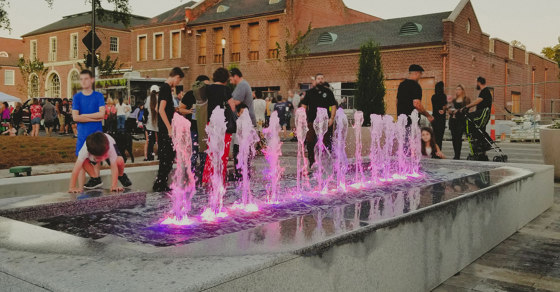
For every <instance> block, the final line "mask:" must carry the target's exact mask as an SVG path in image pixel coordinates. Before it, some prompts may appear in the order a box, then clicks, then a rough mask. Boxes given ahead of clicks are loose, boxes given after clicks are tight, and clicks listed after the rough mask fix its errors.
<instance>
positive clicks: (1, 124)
mask: <svg viewBox="0 0 560 292" xmlns="http://www.w3.org/2000/svg"><path fill="white" fill-rule="evenodd" d="M0 115H1V116H0V117H1V118H2V120H1V121H0V130H1V131H2V132H4V131H6V130H8V125H9V124H10V122H11V121H10V120H11V114H10V107H9V106H8V103H7V102H3V103H2V107H0Z"/></svg>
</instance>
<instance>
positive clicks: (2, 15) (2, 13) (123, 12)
mask: <svg viewBox="0 0 560 292" xmlns="http://www.w3.org/2000/svg"><path fill="white" fill-rule="evenodd" d="M19 1H21V0H19ZM44 1H45V2H46V3H47V5H48V6H49V7H50V8H52V7H53V4H54V1H55V0H44ZM91 1H95V7H96V8H95V13H96V14H97V16H98V19H99V20H102V21H103V20H108V19H111V20H112V21H113V22H116V23H122V24H124V25H125V26H128V25H129V24H130V4H129V0H106V1H107V2H108V3H109V4H113V6H114V9H113V10H112V11H108V10H105V9H103V6H102V5H101V0H86V2H87V3H91ZM9 6H10V0H0V29H4V30H8V31H12V27H11V25H10V19H9V18H8V12H7V11H6V9H7V8H8V7H9Z"/></svg>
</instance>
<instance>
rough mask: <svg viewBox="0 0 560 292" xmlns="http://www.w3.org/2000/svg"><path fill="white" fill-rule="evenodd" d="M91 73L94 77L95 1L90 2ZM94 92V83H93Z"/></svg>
mask: <svg viewBox="0 0 560 292" xmlns="http://www.w3.org/2000/svg"><path fill="white" fill-rule="evenodd" d="M91 44H92V45H91V72H92V73H93V76H94V77H95V59H96V58H95V0H91ZM93 89H94V90H95V82H94V83H93Z"/></svg>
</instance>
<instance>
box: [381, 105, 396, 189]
mask: <svg viewBox="0 0 560 292" xmlns="http://www.w3.org/2000/svg"><path fill="white" fill-rule="evenodd" d="M383 134H384V136H383V142H384V143H383V155H382V156H381V157H382V158H383V169H382V180H383V181H392V180H393V179H392V176H393V174H392V170H393V143H394V141H395V124H394V122H393V116H390V115H386V116H383Z"/></svg>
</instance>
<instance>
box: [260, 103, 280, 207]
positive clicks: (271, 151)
mask: <svg viewBox="0 0 560 292" xmlns="http://www.w3.org/2000/svg"><path fill="white" fill-rule="evenodd" d="M280 130H281V128H280V119H279V118H278V112H276V111H275V112H273V113H272V114H271V115H270V122H269V126H268V128H266V129H264V130H263V133H264V135H265V137H266V141H267V146H266V150H265V157H266V161H267V162H268V169H267V173H268V178H269V182H270V183H269V187H268V196H267V200H266V202H267V203H268V204H278V203H279V202H280V201H279V196H278V182H279V181H280V177H281V176H282V171H283V169H282V167H280V163H279V157H280V156H282V142H280Z"/></svg>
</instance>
